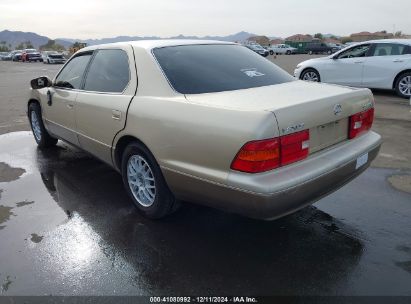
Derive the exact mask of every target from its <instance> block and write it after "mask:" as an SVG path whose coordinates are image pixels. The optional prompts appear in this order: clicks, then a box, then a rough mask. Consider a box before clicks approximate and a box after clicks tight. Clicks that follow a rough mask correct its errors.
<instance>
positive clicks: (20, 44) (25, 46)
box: [16, 41, 34, 50]
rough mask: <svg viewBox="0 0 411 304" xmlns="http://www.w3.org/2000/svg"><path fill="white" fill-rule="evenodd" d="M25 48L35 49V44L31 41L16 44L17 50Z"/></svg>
mask: <svg viewBox="0 0 411 304" xmlns="http://www.w3.org/2000/svg"><path fill="white" fill-rule="evenodd" d="M23 49H34V46H33V44H32V43H31V41H25V42H21V43H19V44H18V45H17V46H16V50H23Z"/></svg>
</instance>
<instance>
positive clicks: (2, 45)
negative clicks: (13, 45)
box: [0, 41, 10, 52]
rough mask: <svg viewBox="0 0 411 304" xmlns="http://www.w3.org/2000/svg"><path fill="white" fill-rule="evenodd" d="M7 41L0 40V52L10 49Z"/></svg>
mask: <svg viewBox="0 0 411 304" xmlns="http://www.w3.org/2000/svg"><path fill="white" fill-rule="evenodd" d="M6 44H7V41H1V42H0V52H10V49H9V48H8V46H7V45H6Z"/></svg>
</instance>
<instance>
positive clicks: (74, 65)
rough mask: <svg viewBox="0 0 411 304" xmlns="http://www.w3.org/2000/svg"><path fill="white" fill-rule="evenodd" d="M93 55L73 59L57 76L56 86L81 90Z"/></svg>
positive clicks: (86, 54)
mask: <svg viewBox="0 0 411 304" xmlns="http://www.w3.org/2000/svg"><path fill="white" fill-rule="evenodd" d="M91 55H92V53H85V54H81V55H78V56H76V57H74V58H73V59H71V60H70V62H69V63H67V65H66V66H65V67H64V69H63V70H62V71H61V72H60V74H59V75H58V76H57V78H56V81H55V85H54V86H56V87H60V88H68V89H80V86H81V82H82V80H83V75H84V71H85V70H86V67H87V64H88V62H89V61H90V58H91Z"/></svg>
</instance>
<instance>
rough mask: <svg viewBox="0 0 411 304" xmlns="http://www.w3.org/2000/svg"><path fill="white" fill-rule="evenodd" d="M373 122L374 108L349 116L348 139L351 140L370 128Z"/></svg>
mask: <svg viewBox="0 0 411 304" xmlns="http://www.w3.org/2000/svg"><path fill="white" fill-rule="evenodd" d="M373 121H374V108H371V109H368V110H367V111H364V112H361V113H357V114H355V115H353V116H350V130H349V138H350V139H353V138H355V137H357V136H359V135H361V134H362V133H364V132H367V131H368V130H369V129H371V127H372V123H373Z"/></svg>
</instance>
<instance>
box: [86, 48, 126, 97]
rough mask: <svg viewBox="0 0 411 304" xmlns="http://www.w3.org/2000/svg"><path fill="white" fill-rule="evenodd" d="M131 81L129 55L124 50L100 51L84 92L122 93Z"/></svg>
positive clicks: (88, 76) (88, 73)
mask: <svg viewBox="0 0 411 304" xmlns="http://www.w3.org/2000/svg"><path fill="white" fill-rule="evenodd" d="M129 81H130V69H129V63H128V56H127V53H126V52H125V51H123V50H99V51H97V54H96V55H95V56H94V58H93V61H92V62H91V65H90V68H89V70H88V72H87V76H86V81H85V84H84V90H86V91H95V92H111V93H121V92H123V91H124V89H125V88H126V87H127V84H128V82H129Z"/></svg>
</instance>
